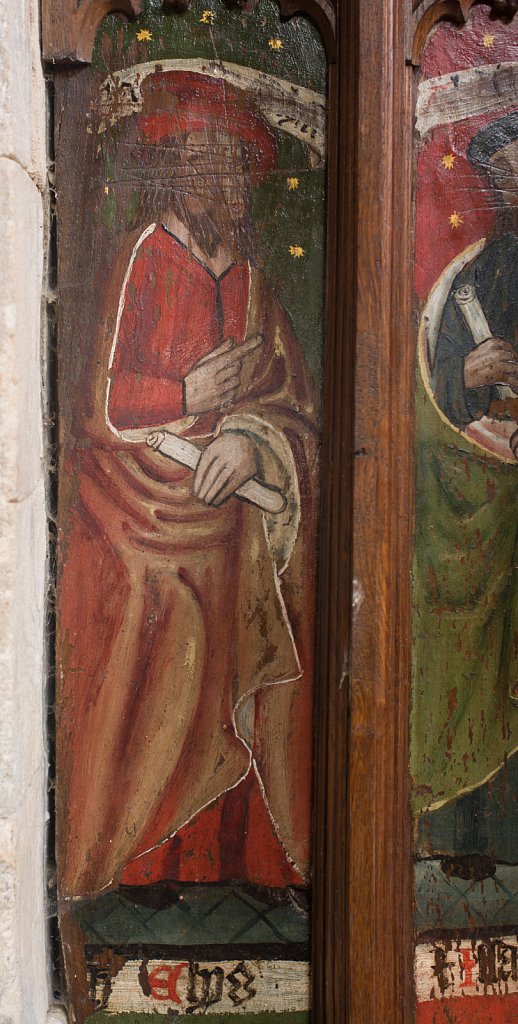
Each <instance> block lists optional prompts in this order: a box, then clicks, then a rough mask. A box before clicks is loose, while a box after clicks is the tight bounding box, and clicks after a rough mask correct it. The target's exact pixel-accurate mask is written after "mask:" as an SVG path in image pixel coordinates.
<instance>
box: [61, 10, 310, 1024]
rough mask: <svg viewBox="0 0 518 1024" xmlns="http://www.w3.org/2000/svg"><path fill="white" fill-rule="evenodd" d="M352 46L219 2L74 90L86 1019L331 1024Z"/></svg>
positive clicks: (74, 811) (70, 387) (78, 1007)
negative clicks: (337, 430) (322, 788)
mask: <svg viewBox="0 0 518 1024" xmlns="http://www.w3.org/2000/svg"><path fill="white" fill-rule="evenodd" d="M326 72H327V61H326V57H325V53H324V49H323V44H322V42H321V39H320V36H319V33H318V30H317V28H316V27H315V26H314V25H313V23H311V22H309V21H308V20H307V19H305V18H301V17H296V18H294V19H292V20H291V21H288V22H284V21H281V19H280V16H279V10H278V7H277V5H276V4H275V3H273V2H271V0H261V2H260V3H258V4H257V5H256V6H255V8H254V9H253V10H252V11H243V10H236V9H235V8H234V9H228V8H227V7H226V6H225V5H224V4H223V3H220V2H214V3H213V4H212V5H211V6H209V5H208V4H207V3H206V0H203V2H201V0H194V2H193V3H192V5H191V6H190V8H189V10H188V11H187V12H185V13H182V14H179V13H171V14H168V15H167V14H165V13H164V12H163V10H162V4H161V3H156V2H153V0H148V2H147V3H144V4H143V10H142V14H141V16H140V17H139V18H138V19H137V20H136V21H134V22H133V23H129V22H128V21H127V20H126V19H125V18H123V17H120V16H118V15H112V16H110V17H108V18H107V19H106V20H105V21H104V22H103V23H102V25H101V27H100V28H99V30H98V34H97V37H96V39H95V45H94V51H93V61H92V65H91V67H90V68H83V69H81V70H80V71H78V70H77V69H70V70H69V71H63V72H62V73H61V74H60V76H59V79H57V80H56V96H55V124H56V177H57V186H56V187H57V216H58V252H59V411H60V428H59V439H60V492H59V515H58V528H59V552H58V555H59V559H58V561H59V572H58V683H57V832H58V875H59V908H60V924H61V932H62V937H63V948H64V957H65V966H66V974H67V981H68V988H69V998H70V1006H71V1013H72V1014H73V1016H72V1017H71V1019H73V1020H75V1021H77V1022H84V1021H86V1020H88V1021H89V1024H102V1022H104V1021H108V1020H110V1021H111V1020H112V1019H113V1020H114V1021H117V1020H120V1022H121V1024H122V1022H123V1021H124V1022H125V1024H130V1022H137V1021H139V1022H140V1021H146V1022H147V1021H148V1020H149V1021H150V1022H151V1021H160V1020H164V1019H168V1020H169V1019H173V1018H176V1017H180V1018H181V1017H184V1016H191V1015H203V1016H204V1019H206V1020H208V1021H223V1020H225V1021H228V1020H229V1019H233V1018H234V1016H238V1015H241V1016H243V1015H246V1016H248V1017H250V1019H251V1020H254V1021H256V1022H266V1021H272V1022H275V1021H283V1022H291V1024H302V1022H303V1021H307V1020H309V1003H310V990H309V976H310V964H309V952H308V949H309V946H308V936H309V921H310V884H309V879H310V870H311V849H310V821H311V772H312V734H313V728H312V688H313V676H314V660H315V658H314V636H315V590H316V569H315V566H316V556H317V544H318V521H317V518H318V517H317V507H318V494H319V472H320V470H319V447H320V412H319V399H320V381H321V366H322V350H323V288H324V202H325V150H326Z"/></svg>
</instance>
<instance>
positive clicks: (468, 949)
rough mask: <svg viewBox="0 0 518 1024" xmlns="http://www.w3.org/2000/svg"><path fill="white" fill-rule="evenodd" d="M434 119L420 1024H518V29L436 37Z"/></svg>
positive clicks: (422, 109) (476, 19) (415, 736)
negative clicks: (517, 526)
mask: <svg viewBox="0 0 518 1024" xmlns="http://www.w3.org/2000/svg"><path fill="white" fill-rule="evenodd" d="M466 6H467V7H469V6H470V5H469V4H468V5H466ZM458 20H459V21H462V19H461V18H460V17H459V19H458ZM416 113H417V117H416V135H415V151H416V177H417V205H416V218H417V219H416V243H415V244H416V251H415V292H416V296H417V303H418V307H419V314H420V327H419V339H418V365H417V384H416V437H417V452H416V459H417V461H416V488H417V489H416V524H415V561H414V574H413V582H414V671H413V706H412V778H413V801H414V812H415V833H414V836H415V839H414V852H415V899H416V915H417V916H416V926H417V952H416V964H415V966H416V973H415V979H416V992H417V1020H418V1022H419V1024H431V1022H432V1021H433V1022H434V1024H446V1022H450V1024H464V1022H468V1021H469V1022H470V1024H473V1022H480V1024H484V1022H487V1024H490V1022H492V1024H511V1022H512V1021H516V1020H517V1019H518V970H517V964H518V754H517V748H518V674H517V667H518V664H517V655H518V647H517V639H518V620H517V608H518V604H517V579H516V573H517V568H518V563H517V557H518V551H517V532H516V497H517V472H518V470H517V456H518V447H517V441H518V398H517V395H518V356H517V345H518V26H517V24H516V22H512V21H508V22H505V21H499V20H497V19H495V17H494V16H493V12H492V11H490V9H489V7H488V6H487V5H485V4H482V5H480V6H478V5H477V6H474V7H473V9H472V10H471V12H470V13H469V16H467V19H466V22H465V24H464V25H462V26H461V27H459V26H456V25H453V24H452V23H451V22H443V23H440V24H438V25H437V26H436V28H435V29H434V30H433V31H432V32H431V34H430V35H429V36H428V39H427V41H426V43H425V46H424V49H423V52H422V54H421V55H420V68H419V72H418V90H417V111H416Z"/></svg>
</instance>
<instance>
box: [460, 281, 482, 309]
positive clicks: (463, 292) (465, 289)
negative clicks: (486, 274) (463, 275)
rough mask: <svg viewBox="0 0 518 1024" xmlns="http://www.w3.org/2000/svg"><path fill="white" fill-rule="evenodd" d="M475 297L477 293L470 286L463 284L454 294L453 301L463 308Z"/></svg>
mask: <svg viewBox="0 0 518 1024" xmlns="http://www.w3.org/2000/svg"><path fill="white" fill-rule="evenodd" d="M476 297H477V293H476V291H475V289H474V287H473V285H472V284H463V285H461V287H460V288H457V290H456V292H455V299H456V301H457V302H458V303H459V305H461V306H465V305H466V303H467V302H473V300H474V299H476Z"/></svg>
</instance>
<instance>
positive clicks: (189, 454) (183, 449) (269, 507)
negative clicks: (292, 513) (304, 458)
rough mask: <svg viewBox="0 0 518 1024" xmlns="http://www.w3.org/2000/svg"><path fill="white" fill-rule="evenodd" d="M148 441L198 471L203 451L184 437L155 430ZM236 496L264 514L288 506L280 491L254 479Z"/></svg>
mask: <svg viewBox="0 0 518 1024" xmlns="http://www.w3.org/2000/svg"><path fill="white" fill-rule="evenodd" d="M146 441H147V444H148V445H149V447H150V448H153V449H154V451H156V452H160V454H161V455H165V456H166V457H167V458H168V459H174V461H175V462H179V463H180V465H181V466H186V467H187V468H188V469H192V470H193V471H194V470H195V469H197V467H198V463H199V461H200V459H201V456H202V450H201V449H200V448H197V447H196V445H195V444H193V443H192V441H186V439H185V438H184V437H177V436H176V435H175V434H166V433H165V432H164V431H163V430H155V431H153V432H152V433H151V434H148V436H147V438H146ZM235 494H236V497H237V498H241V499H242V500H243V501H249V502H250V503H251V504H252V505H257V507H258V508H260V509H261V511H263V512H270V513H274V514H275V513H278V512H282V511H283V510H284V508H285V505H286V502H285V499H284V497H283V495H282V494H281V493H280V491H277V490H276V489H275V488H274V487H269V486H268V485H267V484H262V483H260V482H259V480H255V479H254V478H252V480H247V481H246V483H244V484H243V485H242V486H241V487H239V488H238V489H237V491H236V492H235Z"/></svg>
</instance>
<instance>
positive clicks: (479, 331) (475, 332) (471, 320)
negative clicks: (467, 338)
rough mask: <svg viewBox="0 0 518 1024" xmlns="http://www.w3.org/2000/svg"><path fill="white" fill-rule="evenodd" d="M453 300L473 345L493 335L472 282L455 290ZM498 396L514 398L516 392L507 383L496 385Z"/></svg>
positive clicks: (479, 343) (481, 342) (480, 343)
mask: <svg viewBox="0 0 518 1024" xmlns="http://www.w3.org/2000/svg"><path fill="white" fill-rule="evenodd" d="M455 302H456V303H457V306H458V307H459V309H460V311H461V313H462V315H463V317H464V319H465V321H466V324H467V325H468V328H469V330H470V333H471V337H472V338H473V341H474V342H475V345H482V344H483V342H484V341H488V340H489V338H492V337H493V332H492V331H491V328H490V326H489V324H488V322H487V320H486V314H485V313H484V310H483V309H482V306H481V304H480V302H479V300H478V297H477V293H476V291H475V288H474V287H473V285H472V284H463V285H462V286H461V287H460V288H457V291H456V292H455ZM498 394H499V397H500V398H516V392H515V391H513V389H512V388H510V387H509V386H508V385H507V384H499V385H498Z"/></svg>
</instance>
